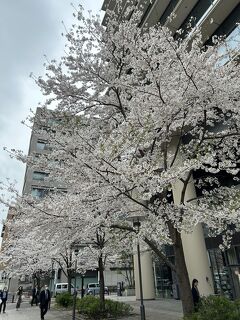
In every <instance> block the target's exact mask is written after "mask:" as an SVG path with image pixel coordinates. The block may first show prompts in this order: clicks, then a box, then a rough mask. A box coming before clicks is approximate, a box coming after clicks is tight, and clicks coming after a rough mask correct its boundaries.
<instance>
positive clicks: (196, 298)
mask: <svg viewBox="0 0 240 320" xmlns="http://www.w3.org/2000/svg"><path fill="white" fill-rule="evenodd" d="M192 297H193V303H194V306H196V305H197V304H198V303H199V300H200V296H199V291H198V289H196V288H195V287H192Z"/></svg>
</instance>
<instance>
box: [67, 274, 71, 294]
mask: <svg viewBox="0 0 240 320" xmlns="http://www.w3.org/2000/svg"><path fill="white" fill-rule="evenodd" d="M67 282H68V293H70V294H71V287H72V286H71V284H72V270H69V271H68V273H67Z"/></svg>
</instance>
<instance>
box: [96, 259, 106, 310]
mask: <svg viewBox="0 0 240 320" xmlns="http://www.w3.org/2000/svg"><path fill="white" fill-rule="evenodd" d="M98 269H99V286H100V292H99V295H100V303H101V309H102V310H103V311H104V309H105V296H104V288H105V286H104V273H103V271H104V266H103V257H102V254H101V255H100V257H99V259H98Z"/></svg>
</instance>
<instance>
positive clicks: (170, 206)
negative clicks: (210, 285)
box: [15, 6, 240, 314]
mask: <svg viewBox="0 0 240 320" xmlns="http://www.w3.org/2000/svg"><path fill="white" fill-rule="evenodd" d="M130 13H131V15H130ZM108 14H109V21H108V24H107V27H106V28H105V27H103V26H102V25H101V22H100V18H99V17H94V16H92V15H91V14H90V15H89V16H88V17H87V18H85V16H84V14H83V10H82V8H81V6H80V7H79V10H78V11H77V12H76V18H77V23H76V25H74V26H73V28H72V29H71V30H70V31H69V32H68V33H67V35H66V36H67V40H68V43H67V46H66V55H65V56H64V57H63V58H62V59H61V61H60V62H59V63H58V62H57V61H51V62H50V63H49V64H47V65H46V69H47V73H46V77H45V78H37V79H36V82H37V84H38V85H39V87H40V88H41V90H42V92H43V94H44V95H46V97H47V99H46V104H45V106H44V109H43V111H44V110H45V112H47V108H48V107H51V105H53V106H54V107H55V112H56V114H57V117H61V118H62V119H63V120H64V121H61V123H60V124H58V126H57V127H58V130H54V132H52V133H53V134H50V135H49V144H50V145H51V147H52V152H50V153H49V154H45V155H43V156H42V157H39V159H37V160H36V159H35V158H34V157H31V156H30V157H25V156H23V155H22V154H21V153H20V152H17V153H15V156H16V157H18V158H19V159H22V160H23V161H25V162H27V164H28V165H29V166H32V167H33V168H34V166H36V167H39V166H40V165H41V166H42V168H43V169H44V170H49V172H50V175H49V179H54V181H55V182H56V181H58V182H59V183H61V184H62V185H63V186H64V187H66V190H68V195H69V197H70V196H72V197H75V198H76V199H77V201H78V205H76V206H73V207H75V210H80V209H79V208H81V211H82V215H81V214H80V213H79V212H76V211H73V213H72V214H70V213H69V212H68V213H66V215H64V217H62V219H60V220H59V221H60V224H63V225H64V224H65V223H67V221H68V222H69V224H70V225H71V223H74V224H75V223H78V222H79V219H80V221H81V219H82V216H83V214H84V215H86V216H88V219H87V221H88V225H89V226H91V224H92V223H94V221H95V219H98V226H101V227H102V226H104V227H106V226H108V227H110V228H115V229H116V230H125V231H129V232H132V233H133V234H135V235H136V236H137V237H139V238H141V239H143V240H144V241H145V242H146V243H147V244H148V245H149V246H150V248H151V249H152V250H154V251H155V252H156V253H157V254H158V256H159V257H161V258H162V259H163V260H164V261H165V262H166V263H167V264H168V265H169V266H170V267H171V268H172V269H173V270H175V271H176V273H177V277H178V282H179V287H180V295H181V299H182V303H183V312H184V314H189V313H191V312H192V311H193V302H192V295H191V288H190V283H189V277H188V272H187V268H186V263H185V258H184V252H183V245H182V233H183V232H189V233H191V232H192V231H193V229H194V227H195V226H196V225H197V224H198V223H204V224H206V225H207V226H208V228H209V230H210V232H212V233H213V234H222V235H223V236H224V245H228V240H229V239H230V238H231V235H232V233H233V232H234V231H233V230H236V229H238V228H239V213H240V211H239V199H240V198H239V188H238V187H237V185H238V183H239V158H240V157H239V148H238V146H239V134H240V130H239V123H240V121H239V120H240V119H239V118H240V111H239V110H240V108H239V95H240V91H239V87H240V86H239V77H238V74H239V64H237V63H236V61H234V60H230V61H229V62H228V63H227V64H224V65H221V64H220V63H219V61H220V60H221V58H222V57H220V54H219V50H218V48H219V46H221V45H222V44H223V43H224V42H223V40H219V39H215V40H214V45H213V46H211V47H204V48H203V46H202V41H201V32H200V30H190V31H189V33H188V35H187V36H186V37H185V38H183V39H182V37H181V35H182V32H181V30H180V31H178V35H179V37H178V39H177V40H175V39H174V38H173V36H172V34H171V32H170V31H169V30H168V29H167V28H165V27H162V26H161V25H156V26H153V27H149V28H147V27H146V28H145V29H140V28H139V24H138V22H139V18H140V17H141V11H137V10H135V9H134V8H130V9H129V10H128V11H127V12H126V15H124V14H123V15H122V16H121V18H120V17H119V15H118V12H117V13H116V12H115V13H111V12H109V13H108ZM126 17H128V19H126ZM59 115H62V116H59ZM51 160H52V161H51ZM54 160H55V161H54ZM190 184H192V185H193V184H195V186H196V187H197V190H198V192H197V193H198V195H199V197H195V196H194V197H193V198H192V199H189V198H187V189H188V188H189V186H190ZM176 188H178V190H179V192H180V197H179V199H178V200H176V194H175V189H176ZM71 201H73V202H74V200H71ZM45 203H46V205H48V203H47V202H45ZM54 204H56V202H54ZM71 207H72V204H71ZM70 211H71V210H70ZM57 212H61V210H60V211H57ZM136 212H137V214H138V215H139V214H140V215H143V216H145V217H146V219H145V221H144V222H143V223H142V224H141V229H140V231H139V232H138V230H136V229H135V228H133V227H132V226H131V225H130V224H129V222H128V217H129V216H131V215H134V214H136ZM216 213H217V214H216ZM100 220H101V223H100V224H99V221H100ZM79 223H80V222H79ZM54 224H55V222H54ZM75 230H76V229H75ZM229 230H230V231H229ZM75 236H76V238H78V237H79V233H78V232H77V233H76V234H75ZM70 238H71V239H70ZM70 238H69V241H75V239H76V238H74V236H73V234H72V235H71V237H70ZM55 240H56V241H59V239H55ZM53 242H54V237H53ZM164 244H171V245H172V246H173V248H174V253H175V264H172V263H171V262H170V261H168V259H167V257H166V256H165V255H164V252H163V251H162V245H164Z"/></svg>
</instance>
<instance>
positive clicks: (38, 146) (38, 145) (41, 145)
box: [37, 140, 47, 151]
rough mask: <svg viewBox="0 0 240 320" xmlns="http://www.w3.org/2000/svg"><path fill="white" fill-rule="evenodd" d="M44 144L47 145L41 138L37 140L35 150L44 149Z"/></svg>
mask: <svg viewBox="0 0 240 320" xmlns="http://www.w3.org/2000/svg"><path fill="white" fill-rule="evenodd" d="M46 146H47V142H46V141H42V140H38V141H37V150H38V151H42V150H46Z"/></svg>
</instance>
